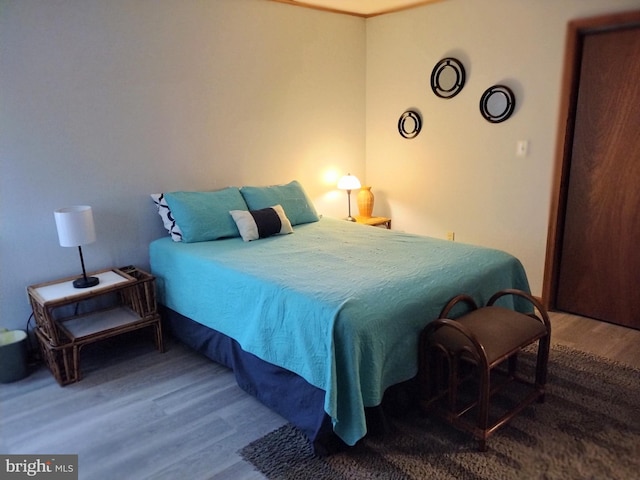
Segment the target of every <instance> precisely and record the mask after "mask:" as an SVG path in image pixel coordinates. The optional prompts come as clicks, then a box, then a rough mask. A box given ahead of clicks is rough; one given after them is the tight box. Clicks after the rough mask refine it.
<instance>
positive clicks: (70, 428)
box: [0, 313, 640, 480]
mask: <svg viewBox="0 0 640 480" xmlns="http://www.w3.org/2000/svg"><path fill="white" fill-rule="evenodd" d="M551 316H552V323H553V333H552V338H553V342H554V343H560V344H564V345H568V346H570V347H573V348H577V349H580V350H584V351H589V352H591V353H595V354H597V355H600V356H605V357H609V358H612V359H614V360H618V361H620V362H623V363H626V364H629V365H632V366H635V367H639V368H640V347H638V345H640V331H637V330H631V329H627V328H623V327H618V326H615V325H611V324H607V323H602V322H597V321H595V320H589V319H584V318H580V317H574V316H570V315H566V314H558V313H553V314H552V315H551ZM167 346H168V350H167V352H166V353H164V354H159V353H158V352H157V351H155V350H154V349H153V346H152V342H151V340H150V339H149V338H148V337H140V336H139V335H131V336H129V337H125V338H119V339H113V340H110V341H107V342H103V343H101V344H98V345H93V346H89V347H87V348H86V349H85V350H84V351H83V354H82V367H83V374H84V378H83V379H82V381H81V382H79V383H77V384H72V385H69V386H66V387H59V386H58V384H57V383H56V382H55V380H54V379H53V377H52V376H51V375H50V374H49V372H48V370H46V369H45V368H44V367H40V368H38V369H37V370H36V371H35V372H33V373H32V374H31V375H30V376H29V377H27V378H26V379H24V380H21V381H19V382H15V383H11V384H5V385H0V453H16V454H64V453H74V454H78V455H79V465H80V468H79V478H80V479H91V480H100V479H113V478H127V479H135V480H142V479H154V480H156V479H171V480H173V479H176V478H188V479H191V480H198V479H212V478H215V479H232V480H241V479H258V478H262V476H261V475H260V474H259V473H257V472H255V471H253V469H252V467H251V466H250V465H248V464H246V463H245V462H243V461H242V459H241V458H240V457H239V456H238V455H237V453H236V452H237V450H238V449H240V448H241V447H243V446H244V445H246V444H248V443H250V442H251V441H253V440H254V439H257V438H260V437H261V436H263V435H265V434H266V433H268V432H270V431H272V430H274V429H276V428H277V427H279V426H280V425H283V424H284V423H285V422H284V420H283V419H282V418H281V417H280V416H278V415H277V414H275V413H273V412H271V411H270V410H268V409H267V408H266V407H264V406H262V405H261V404H260V403H258V402H257V401H256V400H255V399H254V398H253V397H251V396H249V395H247V394H246V393H244V392H243V391H242V390H240V389H239V388H238V387H237V386H236V384H235V380H234V377H233V374H232V373H231V372H230V371H228V370H227V369H225V368H223V367H221V366H219V365H216V364H214V363H213V362H211V361H209V360H207V359H206V358H204V357H202V356H200V355H198V354H196V353H194V352H193V351H191V350H189V349H188V348H186V347H184V346H183V345H181V344H178V343H176V342H174V341H171V339H168V341H167Z"/></svg>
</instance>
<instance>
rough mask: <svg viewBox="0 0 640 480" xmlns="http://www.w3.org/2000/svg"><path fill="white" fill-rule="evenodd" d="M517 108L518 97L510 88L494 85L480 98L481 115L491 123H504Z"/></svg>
mask: <svg viewBox="0 0 640 480" xmlns="http://www.w3.org/2000/svg"><path fill="white" fill-rule="evenodd" d="M515 108H516V97H515V95H514V94H513V92H512V91H511V89H510V88H509V87H506V86H504V85H494V86H493V87H490V88H488V89H487V90H485V92H484V93H483V94H482V97H481V98H480V113H481V114H482V116H483V117H484V118H485V119H486V120H487V121H489V122H491V123H500V122H504V121H505V120H506V119H507V118H509V117H510V116H511V114H512V113H513V110H514V109H515Z"/></svg>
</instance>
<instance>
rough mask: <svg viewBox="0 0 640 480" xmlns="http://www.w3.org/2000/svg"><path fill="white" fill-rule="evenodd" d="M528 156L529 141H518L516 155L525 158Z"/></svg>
mask: <svg viewBox="0 0 640 480" xmlns="http://www.w3.org/2000/svg"><path fill="white" fill-rule="evenodd" d="M528 154H529V140H518V143H516V155H517V156H518V157H526V156H527V155H528Z"/></svg>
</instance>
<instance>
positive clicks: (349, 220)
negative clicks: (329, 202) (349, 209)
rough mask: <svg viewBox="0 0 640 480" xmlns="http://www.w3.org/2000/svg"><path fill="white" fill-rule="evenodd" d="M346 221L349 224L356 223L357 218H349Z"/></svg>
mask: <svg viewBox="0 0 640 480" xmlns="http://www.w3.org/2000/svg"><path fill="white" fill-rule="evenodd" d="M345 220H346V221H347V222H355V221H356V219H355V218H353V217H347V218H345Z"/></svg>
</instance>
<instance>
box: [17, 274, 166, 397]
mask: <svg viewBox="0 0 640 480" xmlns="http://www.w3.org/2000/svg"><path fill="white" fill-rule="evenodd" d="M91 275H92V276H95V277H98V278H99V279H100V283H99V284H98V285H96V286H94V287H90V288H85V289H77V288H74V287H73V280H75V278H76V277H69V278H65V279H61V280H56V281H53V282H47V283H41V284H38V285H32V286H30V287H28V288H27V293H28V295H29V301H30V302H31V307H32V309H33V314H34V317H35V320H36V329H35V333H36V337H37V338H38V343H39V344H40V350H41V352H42V355H43V358H44V361H45V363H46V364H47V366H48V367H49V369H50V370H51V373H52V374H53V376H54V377H55V378H56V380H57V381H58V383H59V384H60V385H67V384H69V383H73V382H77V381H79V380H80V378H81V374H80V349H81V348H82V347H83V346H84V345H87V344H89V343H93V342H98V341H100V340H105V339H107V338H110V337H114V336H116V335H121V334H123V333H126V332H130V331H133V330H138V329H141V328H146V327H151V328H153V330H154V333H155V335H154V340H155V343H156V347H157V349H158V350H159V351H160V352H162V351H164V346H163V340H162V325H161V322H160V315H159V314H158V312H157V307H156V297H155V278H154V277H153V276H152V275H150V274H149V273H146V272H144V271H142V270H139V269H137V268H135V267H125V268H122V269H118V268H114V269H109V270H103V271H100V272H96V273H92V274H91ZM89 300H92V301H93V304H91V303H92V302H89ZM88 304H91V305H88ZM94 304H98V305H100V306H99V307H96V306H95V305H94ZM103 304H108V306H107V307H106V308H105V307H104V306H103ZM80 305H82V306H83V307H86V308H87V310H88V311H86V312H83V313H81V314H77V313H76V312H77V311H78V310H79V307H80ZM70 306H71V310H73V313H72V314H69V311H70ZM74 306H75V308H73V307H74Z"/></svg>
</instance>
